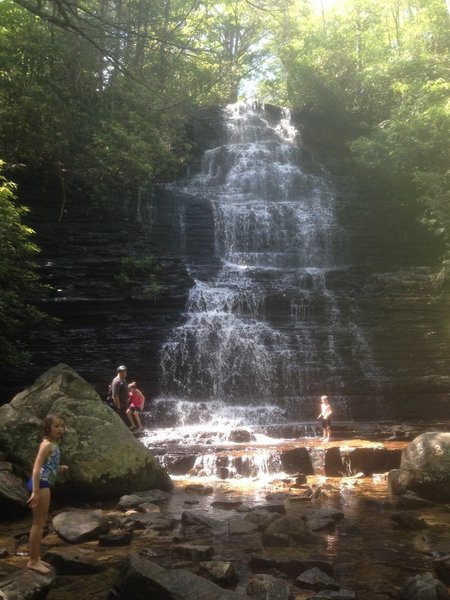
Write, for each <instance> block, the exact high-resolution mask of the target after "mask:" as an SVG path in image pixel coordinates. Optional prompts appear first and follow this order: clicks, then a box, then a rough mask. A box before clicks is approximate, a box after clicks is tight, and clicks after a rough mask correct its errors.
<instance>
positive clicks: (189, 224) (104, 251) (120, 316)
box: [0, 107, 450, 420]
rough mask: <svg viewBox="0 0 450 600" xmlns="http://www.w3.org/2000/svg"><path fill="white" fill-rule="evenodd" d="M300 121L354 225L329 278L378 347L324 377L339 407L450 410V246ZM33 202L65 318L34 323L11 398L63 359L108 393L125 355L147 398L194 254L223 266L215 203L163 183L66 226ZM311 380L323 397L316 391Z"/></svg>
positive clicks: (277, 310) (34, 221) (77, 210)
mask: <svg viewBox="0 0 450 600" xmlns="http://www.w3.org/2000/svg"><path fill="white" fill-rule="evenodd" d="M269 113H272V116H273V118H276V117H277V115H278V114H279V110H278V109H276V108H274V107H273V108H269ZM218 114H219V111H217V109H212V110H211V111H209V112H208V111H201V112H200V113H199V115H197V116H196V118H195V119H193V125H192V128H191V129H192V130H191V134H192V137H193V141H194V144H195V145H196V146H195V147H196V148H197V155H198V157H200V154H201V152H200V150H201V148H207V147H215V146H217V145H218V144H219V143H220V139H221V135H222V132H221V126H218V125H217V118H218ZM269 117H270V114H269ZM299 118H300V119H301V121H298V123H297V126H298V129H299V130H300V134H301V138H302V140H303V142H302V143H303V145H302V148H301V154H302V157H301V158H302V160H303V164H304V168H305V169H306V170H309V171H310V172H311V173H314V172H317V171H318V170H320V169H322V168H324V167H325V169H326V170H327V171H328V173H329V177H330V178H331V180H332V182H333V185H334V187H335V190H336V194H337V198H336V199H337V204H336V218H337V220H338V225H339V226H345V230H346V232H347V234H346V235H347V239H346V240H345V243H346V248H347V249H346V252H347V258H348V265H349V266H348V268H346V269H339V270H338V271H335V272H333V271H332V270H330V271H328V272H327V275H326V281H325V283H324V285H325V288H326V289H327V290H329V291H330V292H331V293H333V294H334V295H335V297H336V298H337V301H338V303H339V309H340V310H341V313H342V314H343V313H344V312H345V311H347V312H348V313H349V315H350V313H352V312H355V313H357V314H358V322H359V325H360V327H361V328H362V329H363V330H364V332H365V339H364V341H361V344H363V343H364V344H365V343H366V342H367V343H368V344H369V349H368V353H367V356H368V361H369V362H370V363H371V364H370V365H369V363H368V362H366V364H365V365H361V366H360V367H358V369H354V370H353V372H352V370H351V369H350V374H349V375H348V376H346V377H345V383H344V386H343V387H342V388H341V387H340V388H339V389H334V388H333V387H332V385H331V384H330V382H327V381H324V382H317V384H316V385H319V384H322V383H323V387H325V388H327V389H326V391H329V392H331V393H335V394H336V393H339V394H342V395H343V396H346V397H348V398H351V399H352V400H351V410H350V411H349V412H347V413H345V412H342V414H340V415H337V417H336V418H344V419H346V418H356V419H364V420H365V419H368V420H370V419H374V418H376V419H380V418H381V419H383V418H385V419H388V420H389V419H399V418H425V419H442V418H446V417H447V414H448V403H449V402H450V393H449V389H450V387H449V384H450V378H449V376H448V374H447V353H448V336H449V332H448V327H447V325H446V320H447V314H446V313H447V307H448V301H449V295H450V294H449V291H448V290H442V289H437V288H435V287H434V285H433V277H434V275H435V274H436V272H437V269H438V262H439V253H440V248H439V247H438V245H437V244H436V243H435V242H434V241H433V240H432V239H431V237H430V236H429V235H428V234H427V232H426V230H425V229H423V228H421V227H420V226H419V225H418V224H417V223H416V222H415V220H414V217H413V215H412V214H411V213H410V212H408V211H407V210H406V209H405V210H404V213H403V214H399V213H398V209H394V208H393V207H392V206H391V204H390V201H389V199H388V198H377V199H376V201H375V200H374V199H373V198H372V197H370V195H369V194H368V193H367V192H365V191H361V190H360V191H358V190H356V189H354V187H353V185H352V184H351V181H350V180H349V178H348V176H347V174H346V173H345V163H344V161H343V160H342V158H343V157H342V147H340V145H339V143H337V142H336V139H337V136H336V135H332V132H330V131H329V130H328V129H327V127H326V125H325V126H324V124H321V123H317V122H314V121H313V120H312V119H311V118H309V117H308V118H305V117H304V116H303V117H302V116H301V117H299ZM198 163H199V160H197V162H196V163H194V165H193V167H192V168H193V169H195V168H197V167H198ZM319 165H320V168H319ZM23 201H24V202H25V203H27V204H28V203H30V204H31V205H32V214H31V219H30V224H31V226H33V227H34V229H35V230H36V232H37V236H36V241H37V243H38V245H40V246H41V247H42V253H41V255H40V258H39V261H40V265H41V271H42V274H43V276H44V279H45V280H46V281H48V282H49V283H50V284H52V286H53V288H54V291H53V293H52V294H53V295H52V297H51V298H49V300H48V301H47V302H46V303H45V306H44V308H45V309H46V310H47V311H48V312H49V313H50V314H51V315H53V316H55V317H57V318H59V319H60V323H59V325H58V326H57V327H56V328H48V329H44V330H40V331H33V332H31V335H30V346H31V350H32V353H33V366H32V368H31V369H30V370H29V372H27V373H24V374H23V377H22V378H21V380H20V381H15V382H6V383H5V382H3V384H2V387H1V388H0V394H1V395H0V401H1V402H7V401H9V400H10V398H11V397H12V395H13V393H15V392H16V391H19V390H21V389H23V387H24V386H25V385H29V384H31V382H32V381H33V380H34V379H35V378H36V377H37V376H38V375H39V374H40V373H42V372H43V371H44V370H46V369H47V368H49V367H51V366H53V365H55V364H57V363H59V362H65V363H67V364H70V365H71V366H72V367H73V368H74V369H75V370H76V371H77V372H78V373H80V375H81V376H82V377H84V378H85V379H86V380H87V381H89V382H90V383H91V384H92V385H93V386H94V388H95V389H96V391H97V392H98V393H99V394H100V395H101V396H104V395H105V394H106V389H107V385H108V383H109V382H110V381H111V379H112V377H113V376H114V374H115V369H116V367H117V365H118V364H121V363H125V364H127V366H128V368H129V379H130V380H137V381H138V383H139V384H140V387H141V388H142V389H143V391H144V393H145V395H146V396H147V398H153V397H156V396H157V395H158V394H159V391H160V350H161V347H162V345H163V344H164V342H165V341H167V339H168V336H169V335H170V333H171V332H172V331H173V329H174V328H175V327H176V326H178V325H180V324H182V323H183V322H185V320H186V314H185V306H186V300H187V297H188V294H189V290H190V289H191V287H192V285H193V281H192V275H191V271H190V272H189V273H188V268H187V265H188V264H191V265H192V264H193V263H195V265H196V273H195V276H196V277H199V278H206V277H208V276H210V275H211V273H214V272H216V271H217V270H218V269H219V259H218V258H217V255H216V252H215V244H216V241H217V240H216V237H215V229H214V227H215V224H214V215H213V212H212V208H211V205H210V203H207V202H204V201H203V200H202V199H201V198H197V199H192V198H191V199H187V200H186V201H185V202H184V203H183V204H180V202H179V199H177V200H175V199H174V197H173V194H170V193H168V192H167V191H165V190H164V189H162V188H161V189H158V190H154V191H153V193H152V194H148V195H144V194H143V195H142V197H141V198H140V199H139V201H137V202H136V203H130V204H129V205H128V206H127V207H124V211H123V212H122V213H120V214H114V215H109V216H108V215H105V214H103V215H100V214H99V213H94V211H93V210H92V208H87V207H86V206H83V205H82V204H79V205H75V203H73V204H70V203H69V204H68V206H67V210H66V212H65V214H64V216H63V219H62V221H61V223H58V222H57V218H58V207H56V206H55V207H53V208H52V206H51V203H50V204H49V203H46V204H45V205H44V204H42V203H40V202H39V198H38V197H35V198H31V199H30V202H28V198H24V199H23ZM181 213H182V216H183V219H182V226H183V228H184V229H183V231H182V232H180V223H181ZM148 256H152V257H154V259H155V265H156V266H155V265H154V268H153V270H152V269H150V271H145V270H144V271H142V272H139V270H138V269H135V272H134V273H133V272H131V271H132V269H131V271H130V269H129V270H128V274H127V276H126V277H124V263H123V260H124V259H125V258H126V257H131V259H132V261H134V262H135V263H138V262H139V261H142V260H145V259H146V257H147V258H148ZM130 273H131V274H130ZM155 278H156V279H155ZM155 282H156V283H155ZM283 302H284V304H283ZM285 303H286V299H283V295H282V294H279V296H275V295H273V296H272V297H271V298H269V299H268V301H267V306H266V308H267V314H268V319H270V320H271V322H273V323H275V324H276V325H277V326H278V324H280V323H281V325H280V327H281V328H282V327H283V324H282V320H283V318H284V317H283V314H284V313H285V312H286V306H285ZM316 308H318V309H319V310H320V307H316ZM283 311H284V312H283ZM343 318H345V315H344V317H343ZM355 336H356V334H355V335H354V336H353V337H355ZM354 353H355V350H354V348H352V347H351V346H349V347H348V348H347V350H346V351H345V355H346V357H347V358H348V361H352V360H353V361H355V358H354ZM344 358H345V357H344ZM368 366H369V367H370V369H371V370H372V374H373V377H372V384H371V388H370V389H369V388H368V385H367V380H366V379H365V378H364V377H363V376H361V373H364V369H366V368H367V367H368ZM374 388H375V390H376V391H375V393H374ZM310 391H311V396H312V397H315V394H316V389H315V388H311V390H310Z"/></svg>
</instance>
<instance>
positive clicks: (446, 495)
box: [400, 432, 450, 502]
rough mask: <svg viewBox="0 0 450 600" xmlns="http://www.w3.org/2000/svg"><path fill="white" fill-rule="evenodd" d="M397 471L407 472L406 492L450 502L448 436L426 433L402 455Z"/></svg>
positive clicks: (440, 433) (449, 435) (448, 434)
mask: <svg viewBox="0 0 450 600" xmlns="http://www.w3.org/2000/svg"><path fill="white" fill-rule="evenodd" d="M400 469H401V470H402V471H405V472H406V473H407V477H406V478H405V479H406V480H407V482H408V483H407V485H408V489H410V490H412V491H414V492H416V493H417V494H419V495H420V496H422V497H423V498H427V499H429V500H435V501H438V502H449V501H450V433H446V432H427V433H423V434H421V435H419V436H417V437H416V438H415V439H414V440H413V441H412V442H411V443H410V444H408V446H407V447H406V448H405V449H404V450H403V452H402V458H401V463H400Z"/></svg>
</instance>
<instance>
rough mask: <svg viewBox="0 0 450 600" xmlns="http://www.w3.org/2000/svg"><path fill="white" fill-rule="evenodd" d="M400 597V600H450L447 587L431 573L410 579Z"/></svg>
mask: <svg viewBox="0 0 450 600" xmlns="http://www.w3.org/2000/svg"><path fill="white" fill-rule="evenodd" d="M398 597H399V600H450V594H449V592H448V590H447V588H446V586H445V585H444V584H443V583H442V582H441V581H439V580H438V579H436V578H435V577H433V575H432V574H431V573H423V574H420V575H416V576H415V577H411V578H410V579H408V581H407V582H406V583H405V585H404V586H403V588H402V589H401V590H400V594H399V596H398Z"/></svg>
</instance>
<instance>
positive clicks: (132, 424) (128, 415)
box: [126, 409, 134, 427]
mask: <svg viewBox="0 0 450 600" xmlns="http://www.w3.org/2000/svg"><path fill="white" fill-rule="evenodd" d="M126 415H127V419H128V421H129V423H130V427H134V420H133V413H132V412H131V410H130V409H128V410H127V412H126Z"/></svg>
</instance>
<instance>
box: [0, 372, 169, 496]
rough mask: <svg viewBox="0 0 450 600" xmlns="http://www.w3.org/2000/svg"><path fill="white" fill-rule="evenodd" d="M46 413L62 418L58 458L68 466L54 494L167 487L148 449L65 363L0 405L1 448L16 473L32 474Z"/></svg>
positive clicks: (111, 493) (107, 493)
mask: <svg viewBox="0 0 450 600" xmlns="http://www.w3.org/2000/svg"><path fill="white" fill-rule="evenodd" d="M48 413H58V414H60V415H61V416H62V417H64V419H65V420H66V433H65V434H64V438H63V440H62V442H61V461H62V463H64V464H67V465H68V466H69V476H68V477H67V478H66V480H65V481H64V480H61V481H60V482H59V485H57V486H56V487H55V492H56V493H59V495H61V496H63V497H70V498H71V499H74V498H77V497H78V498H82V499H86V498H89V500H94V499H104V498H108V499H111V497H117V496H120V495H122V494H126V493H129V492H130V491H135V490H138V491H139V490H148V489H152V488H159V489H161V490H164V491H170V490H172V488H173V484H172V481H171V480H170V477H169V476H168V474H167V473H166V471H165V470H164V469H163V468H162V467H161V466H160V465H159V464H158V462H157V461H156V459H155V458H154V456H153V455H152V454H151V453H150V451H149V450H147V448H145V447H144V446H143V444H142V443H141V442H139V441H138V440H137V439H135V438H134V436H133V435H132V434H131V433H130V431H129V429H128V427H127V426H126V425H125V423H123V421H122V420H121V419H120V418H119V416H118V415H117V414H116V413H115V412H114V411H113V410H111V409H110V408H109V407H108V406H107V405H106V404H105V403H104V402H103V401H102V400H101V398H100V397H99V396H98V394H97V393H96V391H95V390H94V388H93V387H92V386H91V385H90V384H89V383H87V382H86V381H85V380H84V379H82V378H81V377H80V376H79V375H78V374H77V373H76V372H75V371H74V370H73V369H71V368H70V367H69V366H67V365H65V364H59V365H57V366H56V367H54V368H52V369H49V370H48V371H47V372H45V373H44V374H43V375H42V376H41V377H39V378H38V379H37V380H36V381H35V383H34V384H33V385H32V386H31V387H29V388H27V389H26V390H24V391H23V392H21V393H19V394H17V396H15V397H14V398H13V399H12V400H11V402H10V403H9V404H4V405H3V406H1V407H0V447H2V448H3V449H4V450H5V451H6V453H7V456H8V459H9V460H10V461H11V462H12V463H13V465H14V470H15V471H16V474H19V475H21V476H23V477H24V478H25V477H26V476H28V475H29V474H30V473H31V469H32V465H33V462H34V459H35V456H36V452H37V449H38V446H39V443H40V441H41V439H42V419H43V418H44V417H45V416H46V415H47V414H48ZM24 440H26V443H24Z"/></svg>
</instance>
